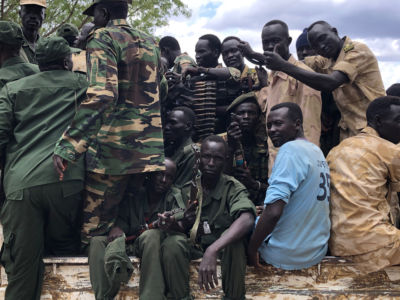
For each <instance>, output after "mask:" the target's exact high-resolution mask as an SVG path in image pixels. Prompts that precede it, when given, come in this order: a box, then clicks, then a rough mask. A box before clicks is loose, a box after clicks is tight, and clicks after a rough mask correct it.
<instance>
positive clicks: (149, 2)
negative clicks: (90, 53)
mask: <svg viewBox="0 0 400 300" xmlns="http://www.w3.org/2000/svg"><path fill="white" fill-rule="evenodd" d="M0 1H1V6H0V19H1V20H12V21H15V22H19V17H18V10H19V0H0ZM90 3H92V0H47V9H46V20H45V22H44V24H43V28H42V35H44V36H47V35H50V34H52V33H54V32H55V31H57V29H58V27H60V26H61V25H62V24H64V23H72V24H75V25H76V26H77V27H78V28H81V27H82V26H83V25H84V24H85V23H87V22H89V21H90V20H91V17H87V16H84V15H82V12H83V11H84V10H85V8H86V7H88V6H89V5H90ZM190 14H191V12H190V10H189V8H188V7H187V5H185V4H184V3H183V2H182V1H181V0H133V1H132V5H131V6H130V8H129V17H128V21H129V22H130V23H131V25H132V26H134V27H135V28H138V29H141V30H143V31H146V32H149V33H152V32H153V31H154V29H155V28H157V27H160V26H164V25H167V24H168V19H169V18H170V17H172V16H179V15H183V16H185V17H190Z"/></svg>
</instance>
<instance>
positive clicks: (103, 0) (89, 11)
mask: <svg viewBox="0 0 400 300" xmlns="http://www.w3.org/2000/svg"><path fill="white" fill-rule="evenodd" d="M106 2H126V3H128V4H132V0H93V3H92V4H91V5H90V6H89V7H88V8H86V9H85V10H84V11H83V14H84V15H88V16H92V17H93V13H94V7H95V6H96V4H99V3H106Z"/></svg>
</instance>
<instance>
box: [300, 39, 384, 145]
mask: <svg viewBox="0 0 400 300" xmlns="http://www.w3.org/2000/svg"><path fill="white" fill-rule="evenodd" d="M305 63H306V64H307V65H308V66H309V67H311V68H312V69H314V70H315V71H316V72H319V73H324V74H330V73H332V72H333V71H340V72H343V73H345V74H346V75H347V77H348V78H349V80H350V81H349V82H348V83H346V84H343V85H341V86H340V87H338V88H337V89H336V90H334V91H333V92H332V94H333V98H334V99H335V101H336V104H337V106H338V108H339V110H340V113H341V114H342V119H341V121H340V123H339V126H340V128H341V139H342V140H343V139H344V138H346V137H349V136H353V135H356V134H358V133H359V132H360V130H361V129H363V128H364V127H365V126H366V125H367V121H366V117H365V113H366V111H367V107H368V105H369V103H371V101H373V100H375V99H376V98H378V97H382V96H385V95H386V93H385V88H384V86H383V82H382V77H381V73H380V71H379V66H378V61H377V60H376V57H375V55H374V54H373V53H372V51H371V50H370V49H369V48H368V47H367V46H366V45H365V44H363V43H360V42H355V41H352V40H351V39H350V38H348V37H346V38H345V42H344V45H343V48H342V51H341V52H340V54H339V56H338V58H337V60H336V61H332V60H331V59H327V58H324V57H321V56H311V57H306V58H305Z"/></svg>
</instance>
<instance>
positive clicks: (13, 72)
mask: <svg viewBox="0 0 400 300" xmlns="http://www.w3.org/2000/svg"><path fill="white" fill-rule="evenodd" d="M38 72H39V68H38V66H37V65H34V64H30V63H26V62H24V60H23V59H22V58H21V57H19V56H17V57H12V58H10V59H7V60H6V61H5V62H4V63H3V64H2V66H1V68H0V89H1V88H3V86H4V85H5V84H6V83H8V82H11V81H15V80H18V79H20V78H22V77H26V76H29V75H33V74H35V73H38Z"/></svg>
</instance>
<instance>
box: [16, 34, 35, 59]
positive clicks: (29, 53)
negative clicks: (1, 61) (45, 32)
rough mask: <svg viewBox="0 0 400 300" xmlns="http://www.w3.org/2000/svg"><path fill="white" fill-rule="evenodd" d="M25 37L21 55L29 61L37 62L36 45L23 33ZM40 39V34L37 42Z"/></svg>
mask: <svg viewBox="0 0 400 300" xmlns="http://www.w3.org/2000/svg"><path fill="white" fill-rule="evenodd" d="M22 36H23V37H24V42H23V43H22V47H21V51H20V54H19V55H20V57H21V58H22V59H23V60H24V61H25V62H27V63H31V64H37V60H36V54H35V47H34V46H33V45H32V44H31V43H29V42H28V40H27V39H26V37H25V35H23V34H22ZM38 40H39V36H38V37H37V39H36V42H37V41H38Z"/></svg>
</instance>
